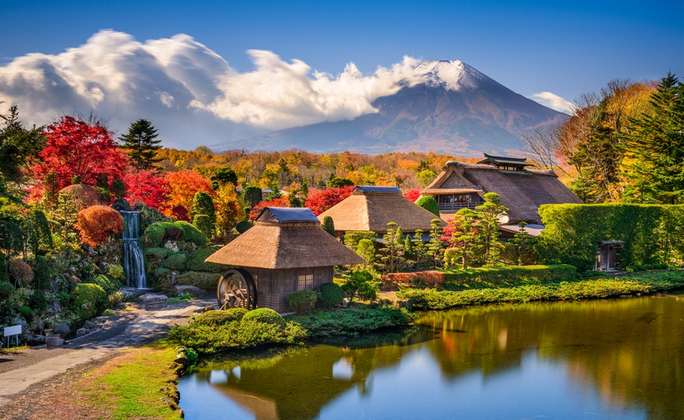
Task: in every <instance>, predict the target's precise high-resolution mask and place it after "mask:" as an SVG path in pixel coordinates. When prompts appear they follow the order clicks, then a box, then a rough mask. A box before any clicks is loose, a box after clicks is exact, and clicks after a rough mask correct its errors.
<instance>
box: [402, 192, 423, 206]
mask: <svg viewBox="0 0 684 420" xmlns="http://www.w3.org/2000/svg"><path fill="white" fill-rule="evenodd" d="M404 197H406V198H408V199H409V200H411V201H413V202H414V203H415V202H416V200H417V199H418V198H419V197H420V190H418V189H415V190H410V191H406V193H405V194H404Z"/></svg>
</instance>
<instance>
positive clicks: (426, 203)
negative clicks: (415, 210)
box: [416, 195, 439, 217]
mask: <svg viewBox="0 0 684 420" xmlns="http://www.w3.org/2000/svg"><path fill="white" fill-rule="evenodd" d="M416 205H418V206H420V207H422V208H424V209H425V210H427V211H429V212H430V213H432V214H434V215H435V216H437V217H439V204H437V200H435V198H434V197H430V196H429V195H425V196H422V197H420V198H419V199H418V200H416Z"/></svg>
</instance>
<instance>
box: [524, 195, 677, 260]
mask: <svg viewBox="0 0 684 420" xmlns="http://www.w3.org/2000/svg"><path fill="white" fill-rule="evenodd" d="M539 214H540V215H541V219H542V224H544V225H545V226H546V229H544V231H542V234H541V235H540V236H539V242H538V245H537V252H538V254H539V256H540V258H541V260H542V261H544V262H551V263H564V264H572V265H574V266H576V267H577V268H578V270H580V271H582V270H588V269H591V268H592V267H593V265H594V263H595V261H596V253H597V251H598V246H599V244H600V243H601V241H605V240H622V241H624V244H623V248H622V250H621V251H620V252H619V253H618V258H617V266H618V268H625V267H627V266H638V265H650V264H663V263H669V264H681V263H682V262H683V261H684V205H651V204H544V205H542V206H541V207H540V208H539Z"/></svg>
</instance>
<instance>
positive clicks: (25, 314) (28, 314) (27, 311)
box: [19, 306, 33, 321]
mask: <svg viewBox="0 0 684 420" xmlns="http://www.w3.org/2000/svg"><path fill="white" fill-rule="evenodd" d="M19 313H20V314H21V317H22V318H24V319H25V320H27V321H30V320H31V319H33V310H32V309H31V308H29V307H28V306H20V307H19Z"/></svg>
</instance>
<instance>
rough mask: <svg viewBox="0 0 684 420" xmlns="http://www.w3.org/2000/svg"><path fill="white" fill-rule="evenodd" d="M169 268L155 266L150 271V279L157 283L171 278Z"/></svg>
mask: <svg viewBox="0 0 684 420" xmlns="http://www.w3.org/2000/svg"><path fill="white" fill-rule="evenodd" d="M171 275H172V274H171V270H169V269H168V268H164V267H159V268H155V269H154V270H153V271H152V273H151V280H153V281H154V282H156V283H157V284H160V283H161V282H163V281H165V280H169V279H170V278H171Z"/></svg>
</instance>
